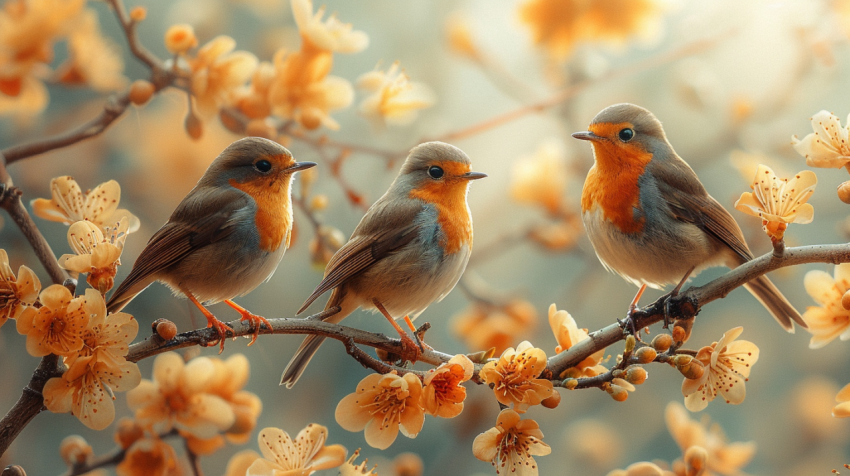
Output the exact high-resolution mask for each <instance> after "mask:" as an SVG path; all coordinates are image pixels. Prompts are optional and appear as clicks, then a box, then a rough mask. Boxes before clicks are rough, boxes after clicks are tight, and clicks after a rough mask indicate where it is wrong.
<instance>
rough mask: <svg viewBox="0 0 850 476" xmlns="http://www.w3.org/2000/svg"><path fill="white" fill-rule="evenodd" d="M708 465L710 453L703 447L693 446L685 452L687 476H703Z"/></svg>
mask: <svg viewBox="0 0 850 476" xmlns="http://www.w3.org/2000/svg"><path fill="white" fill-rule="evenodd" d="M707 463H708V451H706V449H705V448H703V447H702V446H691V447H690V448H688V450H687V451H685V476H702V474H703V473H705V470H706V466H707Z"/></svg>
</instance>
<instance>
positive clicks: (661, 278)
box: [572, 103, 806, 333]
mask: <svg viewBox="0 0 850 476" xmlns="http://www.w3.org/2000/svg"><path fill="white" fill-rule="evenodd" d="M588 129H589V130H587V131H583V132H575V133H573V134H572V136H573V137H574V138H576V139H581V140H586V141H590V143H591V145H592V148H593V157H594V162H595V163H594V165H593V166H592V167H591V168H590V171H589V172H588V174H587V178H586V180H585V182H584V188H583V190H582V195H581V211H582V212H581V216H582V221H583V222H584V227H585V229H586V231H587V236H588V237H589V238H590V242H591V244H592V245H593V249H594V251H595V252H596V255H597V256H598V258H599V260H600V261H601V262H602V264H603V265H604V266H605V267H606V268H607V269H608V270H609V271H612V272H614V273H617V274H619V275H620V276H622V277H623V278H624V279H626V280H627V281H630V282H632V283H634V284H636V285H638V286H640V291H638V294H637V295H636V296H635V300H634V301H632V304H631V306H630V313H629V314H630V315H631V312H633V311H634V309H635V306H636V305H637V301H638V299H639V298H640V295H641V294H642V292H643V290H644V289H645V288H646V286H650V287H652V288H656V289H662V288H663V287H664V286H665V285H668V284H675V283H678V286H676V288H675V289H674V290H673V293H672V294H675V293H676V292H677V291H678V290H679V288H680V287H681V286H682V284H684V282H685V281H686V280H687V279H688V277H689V276H690V275H691V274H692V273H698V272H699V271H701V270H703V269H705V268H709V267H713V266H726V267H728V268H736V267H738V266H740V265H742V264H744V263H746V262H748V261H750V260H752V259H753V254H752V252H751V251H750V249H749V247H748V246H747V243H746V241H745V240H744V235H743V233H742V232H741V228H740V227H739V226H738V223H737V222H736V221H735V219H734V218H733V217H732V215H731V214H730V213H729V212H728V211H726V209H725V208H723V206H722V205H721V204H720V203H719V202H718V201H717V200H715V199H714V198H713V197H712V196H711V195H709V194H708V192H707V191H706V189H705V187H704V186H703V185H702V183H701V182H700V180H699V178H698V177H697V175H696V173H694V171H693V169H691V167H690V166H689V165H688V164H687V163H686V162H685V161H684V160H683V159H682V158H681V157H679V155H678V154H676V151H675V150H673V146H672V145H671V144H670V142H669V141H668V140H667V136H666V135H665V133H664V129H663V128H662V126H661V122H660V121H659V120H658V119H657V118H656V117H655V115H654V114H652V113H651V112H650V111H648V110H646V109H644V108H642V107H640V106H636V105H634V104H628V103H623V104H615V105H612V106H609V107H607V108H605V109H603V110H602V111H601V112H599V113H598V114H597V115H596V117H594V118H593V120H592V121H591V123H590V126H589V127H588ZM744 287H745V288H746V289H747V290H748V291H750V293H752V294H753V296H755V297H756V299H758V300H759V301H760V302H761V304H762V305H763V306H764V307H765V308H767V310H768V311H770V313H771V314H772V315H773V317H774V318H775V319H776V321H777V322H778V323H779V324H780V325H781V326H782V327H783V328H784V329H785V330H786V331H788V332H791V333H793V332H794V322H796V323H797V324H799V325H800V326H802V327H803V328H806V323H805V322H804V321H803V319H802V317H801V316H800V313H799V312H797V310H796V309H794V307H793V306H792V305H791V303H789V302H788V300H787V299H786V298H785V296H783V295H782V293H781V292H780V291H779V290H778V289H777V288H776V286H775V285H774V284H773V283H772V282H771V281H770V279H768V278H767V276H760V277H758V278H756V279H754V280H752V281H750V282H749V283H747V284H745V285H744ZM665 322H666V321H665ZM633 331H634V329H633Z"/></svg>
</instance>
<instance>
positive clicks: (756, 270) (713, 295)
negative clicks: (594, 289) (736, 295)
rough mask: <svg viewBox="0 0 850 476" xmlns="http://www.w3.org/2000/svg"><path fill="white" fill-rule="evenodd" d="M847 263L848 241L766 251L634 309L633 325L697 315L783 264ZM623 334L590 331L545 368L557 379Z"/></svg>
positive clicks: (614, 327) (606, 329) (611, 327)
mask: <svg viewBox="0 0 850 476" xmlns="http://www.w3.org/2000/svg"><path fill="white" fill-rule="evenodd" d="M848 262H850V244H841V245H813V246H801V247H797V248H787V249H786V250H785V253H784V254H783V256H782V257H781V258H776V257H775V256H774V255H773V253H772V252H771V253H767V254H765V255H763V256H760V257H758V258H756V259H754V260H752V261H750V262H748V263H745V264H743V265H741V266H739V267H737V268H735V269H733V270H731V271H729V272H728V273H726V274H724V275H723V276H721V277H719V278H717V279H715V280H713V281H711V282H709V283H707V284H705V285H703V286H697V287H691V288H688V289H687V290H686V291H684V292H682V293H680V294H679V295H678V296H676V297H673V298H668V296H662V297H660V298H658V299H657V300H656V301H655V302H653V303H652V304H650V305H648V306H646V307H644V308H642V309H639V310H637V311H635V313H634V314H633V318H634V319H635V326H636V327H637V328H638V329H642V328H644V327H646V326H649V325H651V324H655V323H656V322H659V321H662V320H663V319H664V315H665V308H666V309H668V310H669V311H670V314H671V316H670V317H672V318H690V317H693V316H696V314H697V313H698V312H699V310H700V308H702V307H703V306H705V305H706V304H708V303H710V302H712V301H714V300H717V299H721V298H723V297H726V295H728V294H729V293H730V292H731V291H732V290H733V289H735V288H738V287H740V286H742V285H744V284H745V283H747V282H749V281H751V280H753V279H755V278H757V277H759V276H761V275H763V274H765V273H768V272H770V271H774V270H776V269H779V268H784V267H786V266H796V265H800V264H806V263H833V264H839V263H848ZM625 337H626V334H625V333H624V332H623V328H622V327H620V325H619V324H611V325H609V326H607V327H604V328H602V329H600V330H598V331H595V332H591V333H590V335H589V336H588V338H587V339H585V340H583V341H581V342H578V343H577V344H576V345H574V346H572V347H570V348H569V349H567V350H565V351H563V352H561V353H560V354H557V355H555V356H553V357H551V358H550V359H549V364H548V367H547V368H548V369H549V371H551V372H552V375H553V376H554V377H555V378H557V377H558V376H559V375H560V374H561V373H563V371H564V370H566V369H568V368H570V367H573V366H575V365H577V364H578V363H579V362H581V361H582V360H584V359H585V358H587V357H588V356H590V355H592V354H594V353H596V352H598V351H599V350H602V349H605V348H607V347H609V346H611V345H613V344H615V343H616V342H618V341H620V340H623V339H625Z"/></svg>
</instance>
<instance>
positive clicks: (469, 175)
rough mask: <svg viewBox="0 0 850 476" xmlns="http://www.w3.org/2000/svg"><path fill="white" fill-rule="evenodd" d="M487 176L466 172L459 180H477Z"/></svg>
mask: <svg viewBox="0 0 850 476" xmlns="http://www.w3.org/2000/svg"><path fill="white" fill-rule="evenodd" d="M486 176H487V174H482V173H481V172H467V173H465V174H463V175H461V176H460V178H462V179H464V180H478V179H481V178H484V177H486Z"/></svg>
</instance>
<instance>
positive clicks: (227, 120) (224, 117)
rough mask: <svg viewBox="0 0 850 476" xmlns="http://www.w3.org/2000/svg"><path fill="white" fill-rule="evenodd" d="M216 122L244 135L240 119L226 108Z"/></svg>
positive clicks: (243, 124)
mask: <svg viewBox="0 0 850 476" xmlns="http://www.w3.org/2000/svg"><path fill="white" fill-rule="evenodd" d="M218 120H219V121H221V125H223V126H224V127H225V128H226V129H227V130H229V131H230V132H232V133H234V134H239V135H242V134H244V133H245V123H244V122H243V120H242V118H241V117H240V116H239V115H238V114H236V113H234V112H233V111H231V110H229V109H227V108H224V109H222V110H220V111H219V112H218ZM284 147H285V146H284ZM301 175H302V176H303V175H304V172H301Z"/></svg>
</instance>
